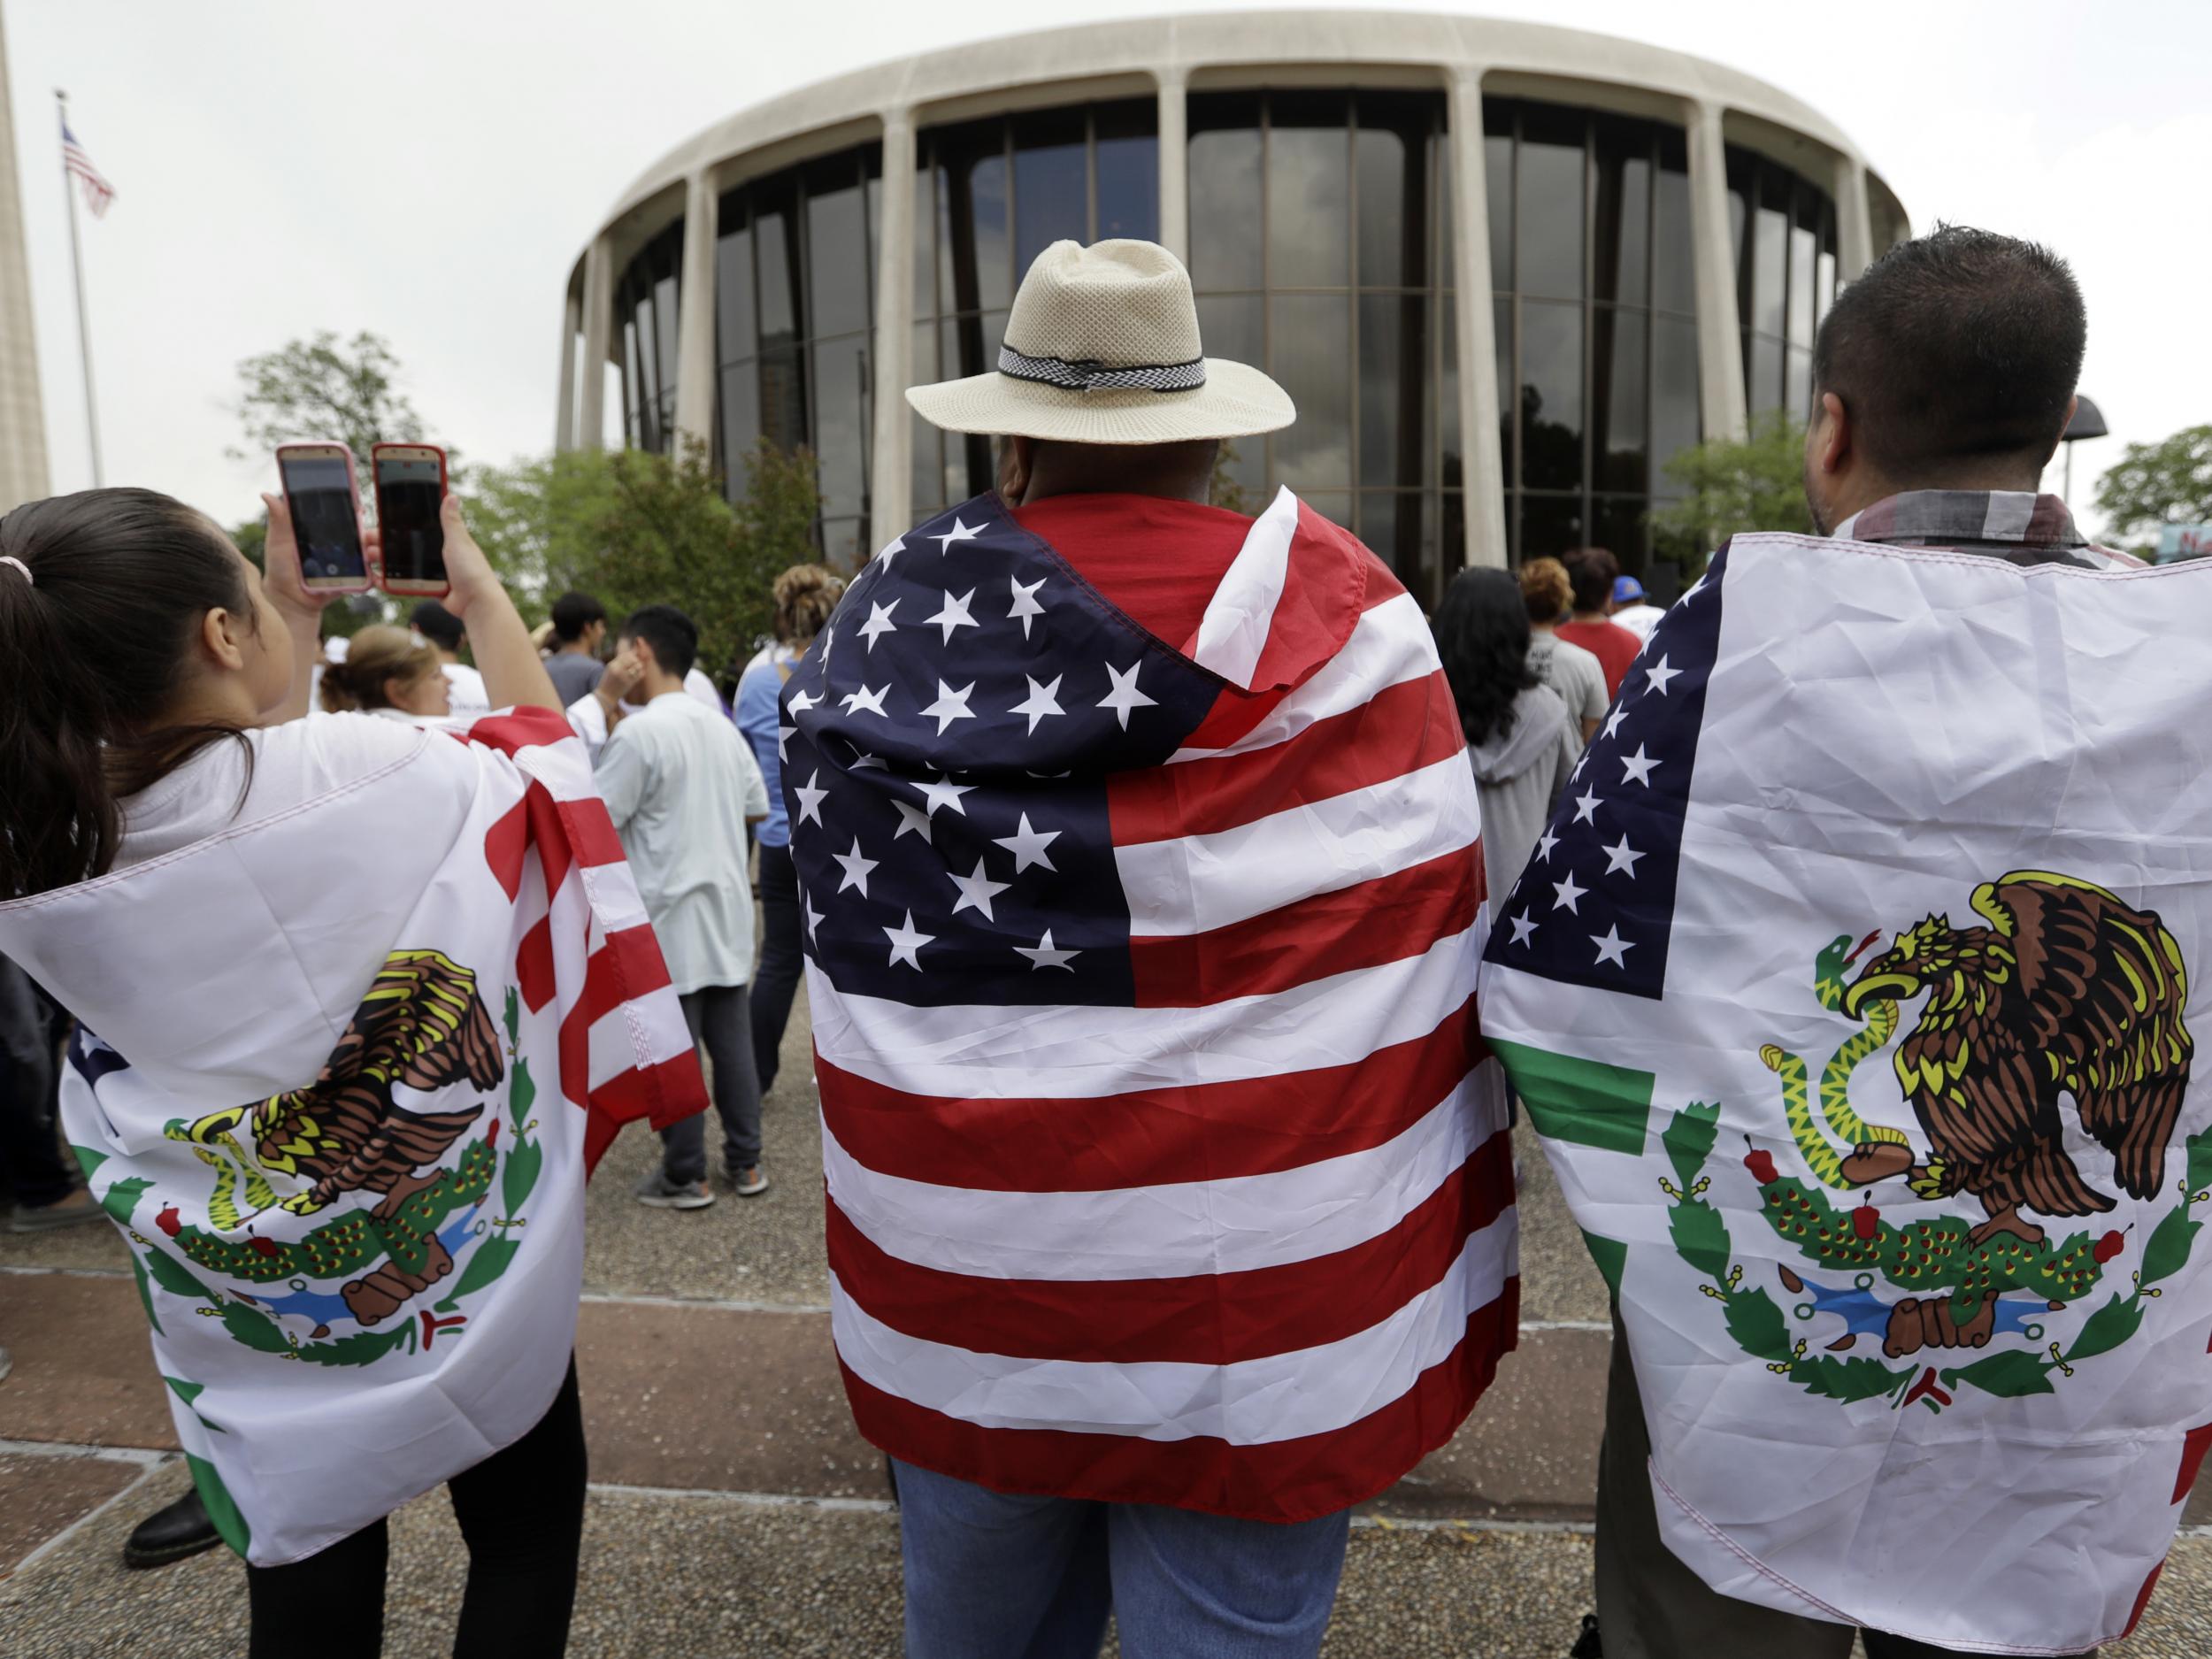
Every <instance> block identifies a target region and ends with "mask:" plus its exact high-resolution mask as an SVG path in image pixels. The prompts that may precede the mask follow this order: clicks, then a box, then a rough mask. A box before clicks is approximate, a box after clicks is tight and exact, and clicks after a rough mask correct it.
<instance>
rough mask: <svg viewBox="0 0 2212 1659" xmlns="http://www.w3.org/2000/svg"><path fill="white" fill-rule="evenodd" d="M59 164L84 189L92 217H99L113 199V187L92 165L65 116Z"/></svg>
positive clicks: (85, 201)
mask: <svg viewBox="0 0 2212 1659" xmlns="http://www.w3.org/2000/svg"><path fill="white" fill-rule="evenodd" d="M61 165H62V169H63V171H65V173H69V174H71V175H72V176H73V178H75V179H76V180H77V182H78V183H79V184H80V185H81V186H82V187H83V189H84V204H85V205H86V206H87V207H88V208H89V209H91V210H92V217H93V218H95V219H98V218H100V217H101V216H102V215H103V214H104V213H105V212H106V211H108V204H109V203H110V202H112V201H113V200H114V199H115V187H114V186H113V185H111V184H110V183H109V182H108V181H107V180H106V179H104V178H103V177H102V176H101V173H100V170H99V169H98V168H97V167H96V166H94V165H92V157H89V156H88V155H86V154H85V152H84V146H83V145H82V144H80V143H79V142H77V135H76V134H74V133H73V132H71V131H70V130H69V122H68V120H67V119H66V118H65V119H63V121H62V124H61Z"/></svg>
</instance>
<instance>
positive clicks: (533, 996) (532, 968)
mask: <svg viewBox="0 0 2212 1659" xmlns="http://www.w3.org/2000/svg"><path fill="white" fill-rule="evenodd" d="M515 988H516V989H517V990H518V991H520V992H521V993H522V1000H523V1002H525V1003H526V1005H527V1006H528V1008H529V1010H530V1011H531V1012H532V1013H533V1014H534V1013H536V1012H537V1011H538V1010H540V1009H541V1008H543V1007H544V1006H545V1005H546V1004H547V1003H548V1002H551V1001H552V1000H553V995H554V993H555V992H556V991H557V989H558V988H559V987H558V985H557V982H556V979H555V975H554V972H553V918H552V917H550V916H541V917H539V918H538V919H537V922H536V924H535V926H533V927H532V928H531V929H530V931H529V932H528V933H525V934H524V935H523V936H522V946H521V948H520V949H518V950H517V951H516V952H515Z"/></svg>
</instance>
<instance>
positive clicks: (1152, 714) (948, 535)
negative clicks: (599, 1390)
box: [782, 491, 1517, 1521]
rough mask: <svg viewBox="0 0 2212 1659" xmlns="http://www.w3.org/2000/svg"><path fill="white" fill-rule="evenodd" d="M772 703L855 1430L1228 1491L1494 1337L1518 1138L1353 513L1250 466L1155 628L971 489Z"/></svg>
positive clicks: (1063, 1485)
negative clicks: (1200, 587) (1171, 641)
mask: <svg viewBox="0 0 2212 1659" xmlns="http://www.w3.org/2000/svg"><path fill="white" fill-rule="evenodd" d="M1161 557H1163V558H1173V557H1177V553H1176V550H1175V549H1172V548H1164V549H1162V550H1161ZM783 707H784V710H785V716H784V721H783V726H784V730H783V733H782V739H783V742H784V745H785V758H784V767H783V778H784V788H785V793H786V796H787V801H788V803H789V807H790V818H791V826H792V849H793V853H794V856H795V860H796V863H797V866H798V872H799V876H800V879H801V884H802V888H803V901H802V902H803V921H804V926H805V932H806V950H807V958H808V981H807V982H808V987H809V995H810V999H811V1003H812V1008H813V1015H814V1036H815V1050H816V1056H817V1070H818V1077H819V1079H820V1086H821V1102H822V1134H823V1156H824V1162H825V1164H826V1171H827V1177H828V1183H827V1184H828V1210H827V1213H828V1236H829V1257H830V1268H831V1273H832V1285H831V1295H832V1304H833V1314H832V1318H833V1328H834V1332H835V1335H836V1341H837V1350H838V1356H839V1358H840V1361H841V1364H842V1366H843V1368H844V1376H845V1385H846V1391H847V1394H848V1396H849V1399H850V1401H851V1403H852V1408H853V1412H854V1415H855V1417H856V1419H857V1420H858V1423H859V1425H860V1427H861V1430H862V1432H864V1433H865V1434H866V1435H867V1436H868V1437H869V1438H870V1439H871V1440H873V1441H874V1442H875V1443H876V1444H877V1445H879V1446H880V1447H882V1448H884V1449H885V1450H887V1451H888V1452H890V1453H892V1454H893V1455H895V1456H898V1457H901V1458H903V1459H906V1460H907V1461H909V1462H911V1463H916V1464H919V1465H922V1466H924V1467H926V1468H930V1469H933V1470H936V1471H941V1472H943V1473H947V1474H950V1475H954V1476H957V1477H961V1478H964V1479H971V1480H974V1481H978V1482H980V1483H982V1484H983V1485H986V1486H992V1487H995V1488H997V1489H1000V1490H1005V1491H1012V1492H1025V1493H1040V1494H1061V1495H1068V1496H1076V1497H1084V1498H1095V1499H1108V1500H1119V1501H1128V1502H1149V1503H1163V1504H1171V1505H1177V1506H1180V1507H1183V1508H1187V1509H1202V1510H1208V1511H1211V1512H1214V1513H1217V1514H1223V1515H1233V1516H1244V1517H1253V1518H1256V1519H1262V1520H1270V1521H1295V1520H1302V1519H1306V1518H1310V1517H1315V1516H1319V1515H1324V1514H1327V1513H1330V1512H1332V1511H1334V1510H1336V1509H1342V1508H1344V1507H1345V1506H1347V1505H1348V1504H1351V1503H1354V1502H1358V1501H1360V1500H1362V1499H1363V1498H1366V1497H1369V1496H1371V1495H1372V1494H1374V1493H1376V1492H1377V1491H1379V1490H1380V1489H1381V1488H1383V1487H1384V1486H1387V1485H1388V1484H1389V1483H1390V1482H1391V1481H1393V1480H1394V1479H1397V1478H1398V1477H1399V1476H1400V1475H1402V1473H1404V1472H1405V1471H1407V1470H1408V1469H1409V1468H1410V1467H1411V1466H1412V1465H1413V1464H1414V1463H1415V1462H1416V1461H1417V1460H1418V1459H1419V1458H1420V1457H1421V1456H1422V1455H1423V1454H1425V1452H1427V1451H1429V1450H1430V1449H1431V1448H1433V1447H1435V1446H1437V1445H1439V1444H1440V1442H1442V1441H1443V1440H1445V1439H1447V1438H1448V1436H1449V1435H1450V1434H1451V1432H1453V1430H1454V1429H1455V1427H1457V1425H1459V1423H1460V1422H1461V1420H1462V1419H1463V1417H1465V1416H1466V1414H1467V1411H1468V1410H1469V1409H1470V1408H1471V1406H1472V1405H1473V1403H1474V1402H1475V1400H1476V1398H1477V1397H1478V1396H1479V1394H1481V1392H1482V1390H1483V1388H1484V1386H1486V1384H1487V1383H1488V1381H1489V1379H1490V1377H1491V1374H1492V1372H1493V1370H1494V1367H1495V1365H1496V1363H1497V1360H1498V1356H1500V1355H1501V1354H1502V1353H1503V1352H1504V1351H1505V1350H1507V1349H1508V1348H1511V1347H1512V1345H1513V1342H1514V1337H1515V1332H1516V1325H1517V1321H1516V1313H1515V1310H1516V1305H1517V1279H1516V1276H1515V1274H1516V1258H1515V1231H1514V1227H1515V1217H1514V1212H1513V1182H1512V1167H1511V1158H1510V1154H1509V1147H1508V1141H1507V1137H1506V1133H1505V1126H1506V1118H1505V1112H1504V1109H1503V1104H1502V1081H1501V1079H1499V1077H1498V1075H1497V1067H1496V1066H1495V1064H1483V1056H1482V1051H1481V1048H1480V1046H1479V1040H1478V1038H1477V1035H1476V1030H1475V1019H1474V998H1473V992H1474V971H1475V964H1476V959H1477V955H1478V953H1479V949H1480V945H1481V941H1482V933H1483V927H1484V921H1483V916H1482V908H1481V897H1482V894H1481V886H1480V882H1481V868H1482V864H1481V856H1480V851H1479V846H1478V831H1479V823H1478V808H1477V805H1476V799H1475V791H1474V786H1473V780H1472V774H1471V771H1470V768H1469V766H1468V764H1467V762H1466V759H1465V757H1464V755H1463V742H1462V740H1461V737H1460V733H1459V728H1458V722H1457V719H1456V717H1455V713H1454V710H1453V703H1452V698H1451V695H1450V691H1449V689H1448V687H1447V686H1446V684H1445V682H1444V679H1443V675H1442V673H1441V672H1440V669H1439V667H1438V664H1437V658H1436V654H1435V650H1434V648H1433V646H1432V642H1431V640H1430V636H1429V632H1428V627H1427V625H1426V623H1425V620H1424V619H1423V618H1422V615H1421V611H1420V610H1419V608H1418V607H1417V605H1416V604H1415V603H1414V602H1413V600H1412V599H1411V598H1410V597H1409V595H1407V594H1406V593H1405V592H1404V591H1403V590H1402V589H1401V588H1399V587H1398V586H1397V584H1396V583H1395V582H1394V580H1392V579H1391V578H1390V576H1389V574H1388V573H1387V572H1386V571H1385V570H1384V568H1383V567H1382V565H1380V564H1379V562H1378V561H1377V560H1376V559H1375V557H1374V556H1373V555H1372V554H1371V553H1369V552H1368V551H1367V550H1366V549H1364V548H1362V547H1361V546H1360V545H1359V544H1358V543H1357V542H1356V541H1354V540H1353V539H1352V538H1351V537H1350V536H1348V535H1347V534H1345V533H1343V532H1342V531H1340V530H1338V529H1336V528H1335V527H1334V526H1331V525H1330V524H1329V523H1328V522H1327V521H1326V520H1325V519H1322V518H1319V517H1317V515H1316V514H1314V513H1313V512H1312V511H1310V510H1309V509H1307V508H1304V507H1302V506H1301V505H1300V503H1298V502H1297V500H1296V499H1295V498H1294V496H1292V495H1290V494H1289V493H1288V492H1287V491H1285V492H1284V493H1283V494H1282V495H1280V496H1279V498H1278V499H1277V500H1276V502H1275V503H1274V504H1273V505H1272V506H1271V508H1270V509H1269V510H1268V511H1267V512H1266V513H1265V514H1264V515H1263V517H1262V518H1260V519H1259V520H1258V521H1257V523H1256V525H1255V526H1254V527H1253V530H1252V532H1251V534H1250V537H1249V539H1248V541H1247V542H1246V544H1245V546H1244V548H1243V550H1242V552H1241V553H1240V555H1239V557H1237V558H1236V560H1235V561H1234V563H1233V565H1232V567H1231V568H1230V570H1229V571H1228V572H1227V574H1226V576H1225V578H1224V580H1222V581H1221V583H1220V585H1219V587H1218V589H1217V592H1216V593H1215V594H1214V595H1213V598H1212V601H1211V603H1210V606H1209V608H1208V610H1207V611H1206V612H1205V618H1204V621H1203V623H1202V626H1200V628H1199V631H1198V634H1197V635H1196V637H1195V638H1194V640H1192V641H1186V642H1183V645H1182V649H1179V650H1178V649H1172V648H1171V647H1170V646H1169V645H1168V644H1166V643H1164V642H1163V641H1160V640H1157V639H1155V638H1153V637H1151V636H1150V635H1149V634H1146V633H1145V632H1144V631H1143V630H1141V628H1139V627H1138V626H1136V625H1135V624H1133V622H1132V621H1130V619H1129V618H1126V617H1125V616H1124V615H1123V614H1122V613H1121V612H1120V611H1118V610H1117V609H1116V608H1115V607H1114V606H1113V605H1112V604H1110V603H1108V602H1107V601H1106V600H1105V599H1104V598H1103V597H1102V595H1099V594H1098V593H1097V592H1096V591H1095V590H1094V589H1093V588H1091V587H1089V586H1088V585H1087V583H1086V582H1085V581H1084V580H1083V579H1082V577H1081V576H1079V574H1078V573H1077V572H1076V571H1075V570H1073V569H1072V568H1071V566H1070V565H1068V564H1067V563H1065V562H1064V560H1063V559H1062V558H1061V557H1059V555H1057V554H1056V552H1055V551H1054V550H1053V549H1051V548H1050V547H1048V546H1047V545H1046V544H1045V543H1043V542H1042V541H1039V540H1038V539H1037V538H1035V537H1034V536H1033V535H1031V534H1028V533H1027V532H1025V531H1024V530H1023V529H1022V528H1021V527H1020V526H1018V525H1017V524H1016V523H1015V522H1014V521H1013V519H1012V518H1010V516H1009V514H1008V513H1007V511H1006V510H1005V508H1004V506H1003V505H1002V503H1000V502H999V501H998V500H997V498H996V497H995V496H992V495H985V496H982V497H979V498H978V499H976V500H974V501H971V502H968V503H964V504H963V505H961V506H960V507H958V508H956V509H955V510H954V511H950V512H948V513H946V514H945V515H943V516H942V517H941V518H938V519H936V520H934V521H933V522H932V523H930V524H928V525H926V526H923V527H922V528H921V529H919V530H918V531H916V532H913V533H911V534H908V535H906V536H904V537H902V539H901V540H900V541H897V542H895V543H894V544H893V545H892V546H891V547H889V548H887V549H885V550H884V552H883V553H882V554H881V555H879V557H877V558H876V560H875V561H874V562H873V563H872V565H871V566H870V567H869V568H868V570H866V571H865V572H863V574H862V576H861V577H860V579H859V580H857V581H856V583H855V584H854V586H853V588H852V589H851V591H850V592H849V594H848V595H846V598H845V600H844V603H843V604H842V605H841V608H840V610H839V613H838V616H837V618H836V619H835V621H834V623H833V626H831V627H830V628H829V629H827V630H826V632H825V634H824V635H823V637H822V638H821V640H820V641H818V642H817V644H816V645H815V647H814V648H813V649H812V650H811V651H810V653H809V655H808V657H806V659H805V660H804V661H803V663H802V664H801V665H800V667H799V669H798V671H797V672H795V674H794V676H793V677H792V679H791V680H790V682H789V683H788V684H787V687H785V692H784V699H783Z"/></svg>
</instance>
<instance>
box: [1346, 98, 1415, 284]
mask: <svg viewBox="0 0 2212 1659" xmlns="http://www.w3.org/2000/svg"><path fill="white" fill-rule="evenodd" d="M1426 151H1427V147H1426V146H1425V145H1422V146H1420V147H1419V148H1417V149H1416V150H1414V151H1413V152H1412V159H1413V163H1414V165H1412V166H1411V167H1410V168H1409V167H1408V166H1407V165H1406V164H1407V160H1408V154H1407V149H1406V141H1405V139H1404V138H1403V137H1402V135H1401V134H1397V133H1394V132H1391V131H1389V130H1388V129H1386V128H1383V127H1368V126H1363V127H1361V128H1360V129H1359V131H1358V132H1357V133H1356V134H1353V154H1354V156H1355V157H1356V159H1357V162H1358V171H1359V280H1360V282H1361V283H1362V285H1363V286H1364V287H1367V288H1397V287H1399V286H1400V285H1401V284H1402V283H1406V282H1409V281H1415V282H1417V281H1418V280H1420V278H1419V276H1418V275H1417V274H1416V275H1414V276H1411V277H1409V276H1408V274H1407V271H1408V266H1407V264H1406V256H1407V247H1408V244H1409V243H1410V244H1411V247H1412V250H1413V257H1414V258H1415V259H1416V260H1418V259H1419V258H1420V257H1421V248H1422V245H1423V239H1424V234H1425V228H1426V227H1425V223H1424V221H1425V219H1426V218H1427V214H1426V212H1425V207H1426V205H1427V204H1426V203H1425V200H1424V199H1423V197H1424V188H1423V187H1424V186H1425V183H1426V180H1425V178H1424V177H1423V172H1424V169H1423V168H1422V166H1421V162H1422V161H1423V160H1424V159H1425V157H1426ZM1419 268H1420V267H1419V266H1418V265H1414V266H1413V267H1412V269H1413V270H1414V271H1415V272H1416V273H1417V272H1418V271H1419Z"/></svg>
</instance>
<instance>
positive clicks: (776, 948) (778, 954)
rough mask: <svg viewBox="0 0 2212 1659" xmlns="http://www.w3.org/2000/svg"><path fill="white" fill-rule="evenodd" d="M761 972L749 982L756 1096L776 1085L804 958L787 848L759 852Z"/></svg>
mask: <svg viewBox="0 0 2212 1659" xmlns="http://www.w3.org/2000/svg"><path fill="white" fill-rule="evenodd" d="M760 910H761V939H760V972H758V973H757V974H755V975H754V976H753V1070H754V1071H755V1072H756V1074H757V1076H758V1077H759V1079H760V1092H761V1093H762V1094H767V1093H768V1091H769V1089H770V1088H771V1087H773V1086H774V1084H775V1081H776V1071H777V1062H778V1057H779V1056H780V1055H781V1053H782V1052H783V1033H784V1027H785V1026H786V1025H789V1024H790V1023H791V1001H792V998H793V997H794V996H795V995H797V994H798V989H799V975H800V973H801V972H803V970H804V968H805V965H806V956H805V953H804V952H803V950H802V949H801V948H800V942H799V872H798V866H797V865H796V864H793V863H792V861H791V849H790V848H788V847H770V846H766V845H764V846H763V847H762V848H761V849H760Z"/></svg>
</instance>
